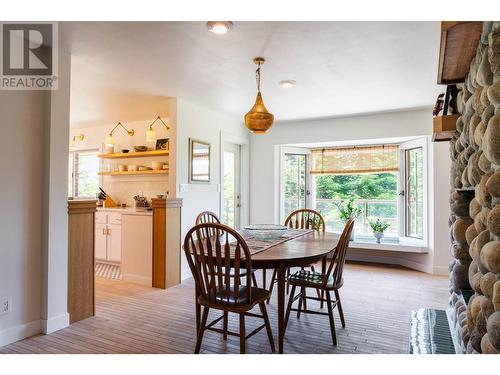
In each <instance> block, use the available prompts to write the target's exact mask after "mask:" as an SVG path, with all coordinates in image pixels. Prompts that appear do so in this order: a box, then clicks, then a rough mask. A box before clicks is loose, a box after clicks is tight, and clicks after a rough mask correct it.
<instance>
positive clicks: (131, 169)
mask: <svg viewBox="0 0 500 375" xmlns="http://www.w3.org/2000/svg"><path fill="white" fill-rule="evenodd" d="M128 170H129V171H131V172H137V171H138V170H139V166H138V165H135V164H131V165H129V166H128Z"/></svg>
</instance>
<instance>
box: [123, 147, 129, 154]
mask: <svg viewBox="0 0 500 375" xmlns="http://www.w3.org/2000/svg"><path fill="white" fill-rule="evenodd" d="M129 151H130V150H127V149H126V148H124V149H123V150H122V154H128V152H129Z"/></svg>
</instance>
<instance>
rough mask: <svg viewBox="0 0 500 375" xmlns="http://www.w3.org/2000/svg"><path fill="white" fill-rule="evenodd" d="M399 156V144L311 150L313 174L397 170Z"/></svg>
mask: <svg viewBox="0 0 500 375" xmlns="http://www.w3.org/2000/svg"><path fill="white" fill-rule="evenodd" d="M398 157H399V146H398V145H383V146H356V147H342V148H324V149H317V150H312V152H311V158H312V165H311V174H361V173H383V172H395V171H398V170H399V164H398Z"/></svg>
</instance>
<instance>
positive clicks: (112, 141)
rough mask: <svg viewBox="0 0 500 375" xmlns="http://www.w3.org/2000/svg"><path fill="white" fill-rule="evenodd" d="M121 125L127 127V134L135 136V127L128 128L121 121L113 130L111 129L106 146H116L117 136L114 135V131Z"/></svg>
mask: <svg viewBox="0 0 500 375" xmlns="http://www.w3.org/2000/svg"><path fill="white" fill-rule="evenodd" d="M119 126H121V127H122V128H123V129H125V131H126V132H127V134H128V135H129V136H131V137H132V136H133V135H134V133H135V132H134V129H127V128H126V127H125V126H123V124H122V123H121V122H119V123H118V124H116V126H115V127H114V128H113V130H111V131H110V132H109V134H108V136H107V137H106V146H109V147H111V146H114V145H115V143H116V141H115V138H114V137H113V132H114V131H115V129H116V128H117V127H119Z"/></svg>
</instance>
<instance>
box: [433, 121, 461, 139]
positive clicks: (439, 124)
mask: <svg viewBox="0 0 500 375" xmlns="http://www.w3.org/2000/svg"><path fill="white" fill-rule="evenodd" d="M459 117H460V115H446V116H435V117H433V118H432V122H433V129H432V141H433V142H443V141H449V140H450V139H451V138H452V137H453V134H454V133H455V131H456V129H457V119H458V118H459Z"/></svg>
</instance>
